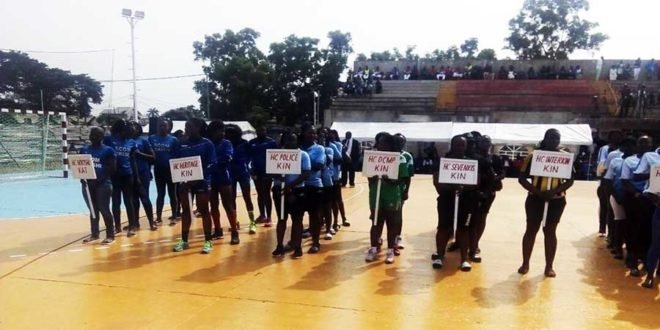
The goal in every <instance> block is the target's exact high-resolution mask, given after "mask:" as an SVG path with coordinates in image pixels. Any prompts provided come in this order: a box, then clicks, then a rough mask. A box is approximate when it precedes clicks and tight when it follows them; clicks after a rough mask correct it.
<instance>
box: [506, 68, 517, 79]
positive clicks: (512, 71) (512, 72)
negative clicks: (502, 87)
mask: <svg viewBox="0 0 660 330" xmlns="http://www.w3.org/2000/svg"><path fill="white" fill-rule="evenodd" d="M506 78H507V79H509V80H513V79H516V68H514V67H513V65H509V73H508V74H507V76H506Z"/></svg>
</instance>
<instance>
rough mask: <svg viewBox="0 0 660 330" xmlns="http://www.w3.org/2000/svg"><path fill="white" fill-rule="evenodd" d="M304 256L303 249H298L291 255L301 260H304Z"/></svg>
mask: <svg viewBox="0 0 660 330" xmlns="http://www.w3.org/2000/svg"><path fill="white" fill-rule="evenodd" d="M302 256H303V252H302V248H296V249H295V251H293V254H292V255H291V257H293V259H300V258H302Z"/></svg>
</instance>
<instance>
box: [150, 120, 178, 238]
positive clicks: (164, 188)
mask: <svg viewBox="0 0 660 330" xmlns="http://www.w3.org/2000/svg"><path fill="white" fill-rule="evenodd" d="M170 125H171V123H170V122H169V120H168V119H167V118H160V119H159V120H158V134H154V135H152V136H150V137H149V142H150V143H151V147H152V148H153V149H154V152H155V154H156V160H155V161H154V177H155V181H156V191H157V193H158V195H157V197H156V224H161V223H162V222H163V220H162V215H163V205H164V204H165V192H167V195H168V197H169V199H170V211H171V212H172V215H171V216H170V218H169V220H170V222H171V223H170V224H171V225H174V224H176V218H177V217H178V213H177V199H176V190H175V187H174V183H173V182H172V174H171V173H170V159H171V158H172V154H173V153H174V150H175V149H176V146H177V145H178V143H179V140H178V139H177V138H176V137H174V135H171V134H170V130H171V128H170Z"/></svg>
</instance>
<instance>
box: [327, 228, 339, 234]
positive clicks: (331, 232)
mask: <svg viewBox="0 0 660 330" xmlns="http://www.w3.org/2000/svg"><path fill="white" fill-rule="evenodd" d="M329 233H330V235H337V231H336V230H334V229H332V228H330V231H329Z"/></svg>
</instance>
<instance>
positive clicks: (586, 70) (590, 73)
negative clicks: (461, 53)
mask: <svg viewBox="0 0 660 330" xmlns="http://www.w3.org/2000/svg"><path fill="white" fill-rule="evenodd" d="M620 61H623V63H624V64H630V66H631V67H632V66H633V64H634V63H635V60H634V59H633V60H620V59H619V60H614V59H612V60H610V59H605V61H604V62H603V71H602V72H601V74H600V79H601V80H607V79H609V69H610V67H611V66H612V65H617V64H619V62H620ZM648 61H649V60H648V59H645V60H642V72H641V74H640V80H643V79H644V77H645V75H646V68H645V66H646V62H648ZM488 62H489V61H485V60H456V61H446V62H438V61H428V60H419V61H408V60H401V61H355V62H354V63H353V70H357V69H358V68H360V67H362V68H364V67H366V66H368V67H369V68H371V69H372V70H373V69H375V68H376V67H379V69H380V71H381V72H390V71H392V70H393V69H394V68H395V67H396V68H398V69H399V70H400V71H401V72H403V71H405V70H406V67H408V66H410V68H412V67H413V66H415V65H417V67H418V69H419V70H421V69H422V68H423V67H424V66H426V67H427V68H428V69H431V66H433V65H435V67H436V69H438V68H440V66H445V67H447V66H451V67H454V68H464V67H465V65H467V64H468V63H470V64H472V65H473V66H474V65H480V66H486V65H487V64H488ZM596 62H597V61H596V60H595V59H593V60H559V61H553V60H533V61H519V60H497V61H491V65H492V66H493V71H494V72H495V73H497V71H498V70H499V69H500V67H502V66H504V67H505V68H507V69H508V68H509V66H510V65H513V66H514V67H515V68H516V71H525V72H527V70H529V68H530V67H534V70H536V72H537V73H538V72H539V70H540V69H541V67H542V66H553V65H554V66H555V68H556V70H557V71H559V69H560V68H561V67H562V66H565V67H566V69H567V70H568V68H569V67H570V66H573V67H576V66H578V65H579V66H580V67H581V68H582V73H583V76H584V78H589V79H594V78H595V75H596Z"/></svg>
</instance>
